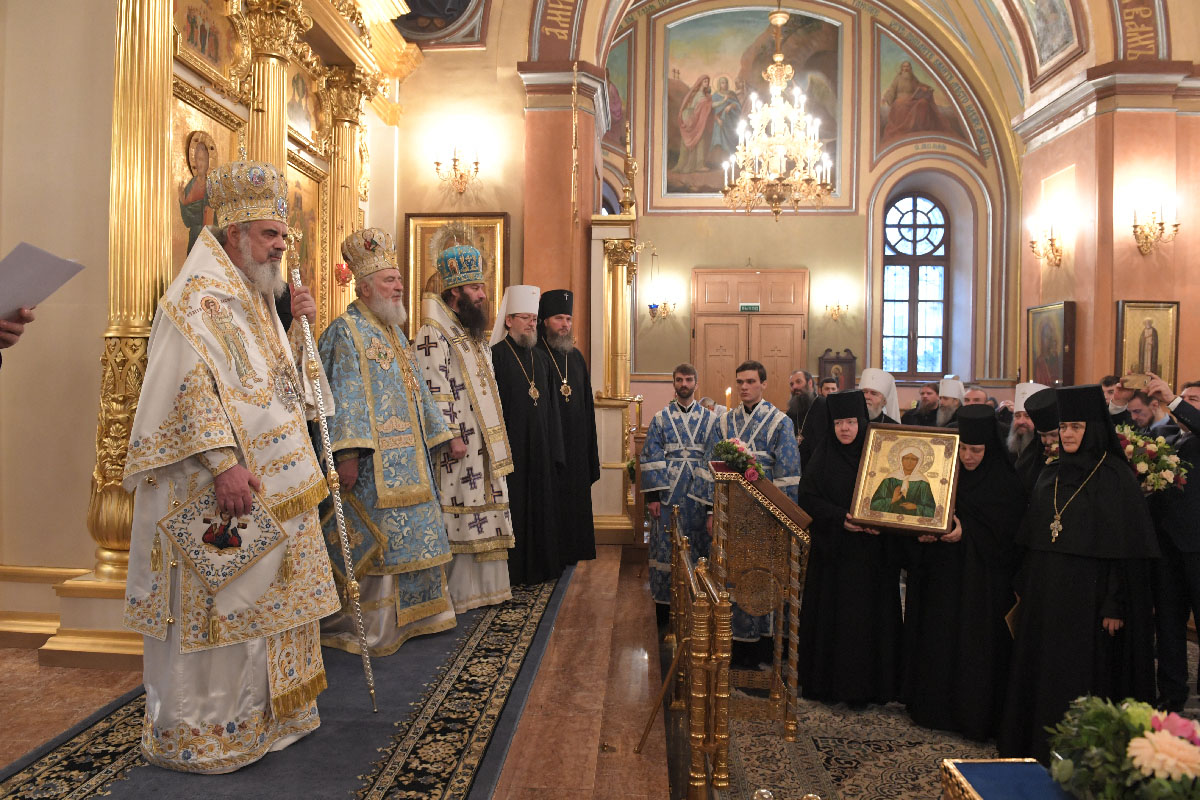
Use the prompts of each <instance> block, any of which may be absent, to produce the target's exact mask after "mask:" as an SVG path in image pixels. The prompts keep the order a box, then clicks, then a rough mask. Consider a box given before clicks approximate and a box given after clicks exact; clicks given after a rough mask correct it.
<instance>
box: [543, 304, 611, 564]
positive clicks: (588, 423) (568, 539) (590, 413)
mask: <svg viewBox="0 0 1200 800" xmlns="http://www.w3.org/2000/svg"><path fill="white" fill-rule="evenodd" d="M573 312H574V295H573V294H572V293H571V292H570V291H568V290H567V289H551V290H550V291H548V292H542V297H541V301H540V302H539V304H538V324H537V333H538V345H537V349H538V350H540V351H541V352H542V353H545V355H546V357H547V358H548V359H549V360H550V386H551V389H550V394H549V397H548V398H547V399H548V401H549V402H550V403H552V404H553V405H554V408H555V409H556V410H557V412H558V418H559V421H560V422H561V425H562V438H563V450H564V454H565V456H566V460H567V461H566V469H562V470H556V471H555V485H556V487H557V489H556V492H555V494H556V495H557V499H558V514H559V520H560V521H559V529H560V530H561V531H562V550H563V553H562V555H563V560H564V561H565V562H566V563H568V564H574V563H576V562H578V561H587V560H590V559H593V558H595V557H596V528H595V523H594V521H593V519H592V484H593V483H595V482H596V481H598V480H600V451H599V448H598V445H597V440H596V408H595V403H594V401H593V399H592V381H591V378H590V377H589V376H588V366H587V362H586V361H584V360H583V353H581V352H579V349H578V348H577V347H575V345H574V338H573V337H572V336H571V333H570V329H569V328H568V330H567V332H566V333H558V332H557V330H556V328H557V327H558V326H559V325H561V324H562V323H561V320H563V318H564V317H565V319H566V323H567V324H568V325H570V323H571V318H572V315H573ZM551 318H554V319H551Z"/></svg>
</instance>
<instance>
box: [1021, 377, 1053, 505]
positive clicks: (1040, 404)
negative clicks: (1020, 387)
mask: <svg viewBox="0 0 1200 800" xmlns="http://www.w3.org/2000/svg"><path fill="white" fill-rule="evenodd" d="M1025 413H1027V414H1028V415H1029V419H1031V420H1032V421H1033V429H1034V431H1035V434H1034V435H1035V436H1036V437H1037V438H1038V441H1035V442H1033V443H1031V444H1030V445H1029V446H1028V447H1026V448H1025V449H1024V450H1022V451H1021V455H1019V456H1017V463H1016V469H1017V476H1018V477H1019V478H1020V479H1021V485H1022V486H1023V487H1024V488H1025V491H1026V493H1031V492H1033V487H1034V486H1035V485H1036V484H1037V480H1038V477H1039V476H1040V475H1041V474H1042V470H1043V469H1044V468H1045V467H1046V459H1047V458H1048V457H1049V456H1050V453H1051V446H1052V445H1056V444H1058V394H1057V392H1056V391H1055V390H1054V389H1042V390H1041V391H1039V392H1034V393H1033V394H1031V395H1029V397H1027V398H1025Z"/></svg>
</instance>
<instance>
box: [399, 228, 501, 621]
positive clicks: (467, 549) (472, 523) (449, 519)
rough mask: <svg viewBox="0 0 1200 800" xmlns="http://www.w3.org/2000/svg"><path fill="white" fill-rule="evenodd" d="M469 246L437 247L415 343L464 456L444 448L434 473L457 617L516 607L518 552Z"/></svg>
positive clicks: (464, 239) (477, 273)
mask: <svg viewBox="0 0 1200 800" xmlns="http://www.w3.org/2000/svg"><path fill="white" fill-rule="evenodd" d="M471 241H472V236H471V232H470V230H468V229H465V226H459V225H453V224H452V225H448V226H446V227H445V228H443V229H442V230H441V231H439V232H438V234H437V235H436V236H435V237H434V243H433V246H434V255H435V258H436V262H437V271H438V280H439V282H440V287H441V294H435V293H432V292H427V293H426V294H425V295H424V297H423V299H422V301H421V317H422V318H421V327H420V329H419V330H418V331H417V335H416V336H415V337H414V339H413V347H414V349H415V351H416V355H417V363H418V364H420V366H421V373H422V376H423V377H424V379H425V382H426V384H428V386H429V391H430V392H431V393H432V394H433V400H434V402H435V403H436V404H437V405H438V407H439V409H440V410H441V412H442V415H443V416H444V418H445V420H446V424H447V425H448V426H449V427H450V428H451V429H452V430H453V429H457V430H458V438H459V439H460V441H461V442H462V444H463V445H464V446H465V448H466V454H465V455H464V456H463V457H462V458H455V456H454V453H453V451H451V450H450V449H449V448H443V449H442V450H441V451H440V452H438V453H436V454H435V455H436V458H437V461H436V463H435V464H434V472H436V473H437V476H438V486H439V489H440V490H441V500H442V512H443V516H444V518H445V521H446V532H447V534H448V536H449V538H450V549H451V551H452V552H453V553H454V560H453V561H452V562H450V566H449V569H448V573H449V587H450V597H451V599H452V600H453V602H454V609H455V611H456V612H458V613H460V614H461V613H463V612H464V611H468V610H470V609H472V608H477V607H479V606H485V605H491V604H493V603H499V602H502V601H504V600H508V599H509V598H511V597H512V590H511V588H510V585H509V578H508V550H509V548H510V547H512V546H513V543H514V542H513V527H512V517H511V515H510V512H509V507H508V484H507V482H506V480H505V476H506V475H509V474H510V473H512V471H513V459H512V453H511V451H510V450H509V443H508V433H507V431H506V429H505V426H504V416H503V414H502V411H501V408H500V399H499V394H498V392H497V388H496V378H495V374H494V372H493V370H492V351H491V349H490V348H489V347H488V342H487V337H488V334H489V331H488V328H487V312H486V310H485V309H486V308H487V290H486V287H485V285H484V282H483V259H482V257H481V255H480V253H479V250H477V249H476V248H475V247H473V246H472V245H471V244H470V242H471Z"/></svg>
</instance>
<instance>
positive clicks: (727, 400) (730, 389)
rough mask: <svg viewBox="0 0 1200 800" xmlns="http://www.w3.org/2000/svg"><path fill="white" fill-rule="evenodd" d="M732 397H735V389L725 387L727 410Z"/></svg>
mask: <svg viewBox="0 0 1200 800" xmlns="http://www.w3.org/2000/svg"><path fill="white" fill-rule="evenodd" d="M732 395H733V388H732V387H730V386H726V387H725V407H726V408H729V398H730V397H731V396H732Z"/></svg>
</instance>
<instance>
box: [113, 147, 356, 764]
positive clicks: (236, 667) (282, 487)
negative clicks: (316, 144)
mask: <svg viewBox="0 0 1200 800" xmlns="http://www.w3.org/2000/svg"><path fill="white" fill-rule="evenodd" d="M287 196H288V193H287V181H286V180H285V179H284V177H283V176H282V175H281V174H280V173H279V171H278V170H277V169H276V168H275V167H274V166H273V165H271V164H267V163H263V162H256V161H235V162H231V163H228V164H224V165H222V166H221V167H219V168H217V169H216V170H213V171H212V172H210V173H209V175H208V200H209V203H210V204H211V205H212V206H213V210H214V211H215V217H216V222H217V225H216V227H215V228H208V229H205V230H203V231H201V233H200V235H199V237H198V239H197V240H196V245H195V247H193V248H192V250H191V252H190V253H189V254H188V257H187V259H186V260H185V261H184V263H183V266H182V268H181V269H180V272H179V275H178V276H176V278H175V280H173V281H172V282H171V285H170V286H169V287H167V290H166V292H165V294H164V295H163V296H162V298H161V299H160V300H159V303H158V313H157V314H156V315H155V319H154V327H153V329H152V330H151V333H150V342H149V349H148V354H147V366H146V377H145V379H144V381H143V383H142V390H141V395H140V397H139V401H138V408H137V414H136V416H135V417H134V420H133V426H132V429H131V431H130V435H129V449H128V452H127V456H126V462H125V480H124V486H125V488H126V490H128V491H130V492H134V490H135V489H136V490H137V491H136V493H135V494H134V501H133V503H134V505H133V528H132V531H131V535H132V541H131V546H130V552H129V577H128V580H127V582H126V587H125V614H124V623H125V626H126V627H127V628H130V629H132V630H134V631H137V632H138V633H141V634H142V635H143V637H144V638H143V647H144V656H143V660H144V666H143V671H144V675H143V681H144V683H145V686H146V712H145V717H146V718H145V725H144V729H143V735H142V752H143V754H144V755H145V757H146V760H147V761H149V762H150V763H152V764H156V765H158V766H161V767H166V768H168V769H175V770H182V771H185V772H201V773H219V772H232V771H234V770H236V769H240V768H241V767H244V766H246V765H247V764H250V763H252V762H254V761H257V760H258V759H260V758H262V757H263V756H264V755H266V753H267V752H268V751H271V750H281V749H283V748H284V747H287V746H288V745H290V744H291V743H292V742H295V741H296V740H298V739H300V738H301V737H303V736H304V735H305V734H307V733H309V732H311V731H312V730H314V729H315V728H316V727H317V726H318V725H320V717H319V716H318V714H317V705H316V698H317V695H318V694H319V693H320V692H321V690H322V689H324V688H325V685H326V679H325V670H324V667H323V665H322V661H321V646H320V640H319V631H318V625H317V620H319V619H320V618H321V617H324V616H326V615H328V614H330V613H332V612H334V611H336V610H337V606H338V603H337V592H336V589H335V587H334V581H333V575H332V574H331V573H330V567H329V559H328V558H327V556H326V552H325V546H324V544H323V543H322V541H321V525H320V521H319V518H318V514H317V505H318V504H319V503H320V502H321V500H322V499H323V498H324V497H325V496H326V494H327V493H328V489H327V487H326V483H325V479H324V477H323V476H322V474H321V469H320V466H319V465H318V462H317V456H316V454H315V453H314V451H313V448H312V445H311V444H310V442H309V439H308V435H307V430H306V425H305V421H306V419H313V418H314V417H315V415H316V411H315V408H314V407H315V405H316V404H315V395H316V392H315V384H314V381H322V382H323V381H324V372H323V370H321V369H319V368H317V369H314V370H312V371H311V372H310V370H309V369H306V368H305V365H304V364H303V363H302V358H303V353H302V351H303V348H302V347H301V346H300V344H299V341H298V338H297V336H296V335H295V334H297V332H298V331H299V329H300V328H299V327H298V326H294V327H293V334H294V335H293V337H292V338H291V340H289V339H288V338H287V336H286V335H285V334H284V330H283V326H282V325H281V324H280V322H279V318H278V316H277V315H276V312H275V308H274V305H273V303H272V302H271V301H272V298H273V296H274V295H275V294H277V293H278V292H279V291H280V290H281V289H282V278H281V277H280V276H281V269H280V259H281V258H282V256H283V254H284V252H285V251H286V247H287V245H286V235H287V230H288V227H287V212H288V209H287ZM292 311H293V313H295V314H298V315H300V314H302V315H305V316H307V317H309V319H310V320H311V319H313V318H314V317H315V313H314V312H315V304H314V303H313V300H312V295H311V294H310V293H309V292H308V290H307V289H303V288H300V289H297V290H296V291H295V292H293V294H292ZM322 388H323V389H324V390H325V392H327V391H328V387H327V386H324V387H322ZM326 396H328V395H326ZM279 464H284V465H286V468H284V469H280V468H279V467H278V465H279Z"/></svg>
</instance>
